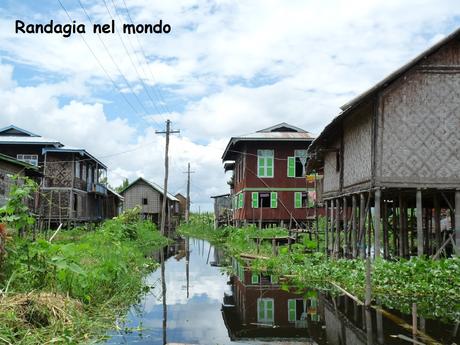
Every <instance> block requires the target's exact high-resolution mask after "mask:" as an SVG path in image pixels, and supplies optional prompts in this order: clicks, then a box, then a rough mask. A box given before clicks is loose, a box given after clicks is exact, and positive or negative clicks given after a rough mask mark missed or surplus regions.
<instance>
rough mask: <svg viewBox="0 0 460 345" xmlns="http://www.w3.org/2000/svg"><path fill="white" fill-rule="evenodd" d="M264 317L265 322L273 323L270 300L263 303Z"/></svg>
mask: <svg viewBox="0 0 460 345" xmlns="http://www.w3.org/2000/svg"><path fill="white" fill-rule="evenodd" d="M265 316H266V321H267V322H273V300H271V299H267V300H266V301H265Z"/></svg>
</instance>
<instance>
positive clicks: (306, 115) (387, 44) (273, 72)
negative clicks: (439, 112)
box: [0, 0, 460, 211]
mask: <svg viewBox="0 0 460 345" xmlns="http://www.w3.org/2000/svg"><path fill="white" fill-rule="evenodd" d="M61 3H62V6H61V4H60V3H59V0H43V1H34V0H24V1H16V0H0V127H4V126H8V125H10V124H14V125H16V126H19V127H22V128H24V129H27V130H29V131H31V132H34V133H37V134H40V135H43V136H46V137H50V138H55V139H58V140H60V141H61V142H62V143H64V144H67V145H71V146H79V147H83V148H85V149H86V150H87V151H89V152H90V153H92V154H93V155H95V156H96V157H98V158H99V159H100V160H101V161H103V162H104V163H105V164H106V165H107V166H108V178H109V183H110V184H111V185H112V186H117V185H120V184H121V182H122V180H123V179H124V178H128V179H129V180H130V181H132V180H134V179H136V178H137V177H139V176H142V177H144V178H147V179H149V180H152V181H154V182H156V183H158V184H162V181H163V173H164V168H163V159H164V158H163V157H164V140H165V139H164V136H161V135H158V134H156V133H155V132H156V131H158V130H163V129H164V127H165V120H166V119H170V120H171V121H172V128H173V129H177V130H180V133H179V134H175V135H173V136H172V137H171V146H170V184H169V191H170V192H171V193H174V194H175V193H177V192H181V193H182V194H185V191H186V175H185V174H184V172H185V171H186V169H187V163H188V162H190V163H191V167H192V170H193V171H195V173H194V174H193V175H192V186H191V201H192V206H191V207H192V211H198V209H200V210H211V208H212V203H211V201H212V200H211V199H210V196H211V195H216V194H223V193H227V192H228V191H229V187H228V185H227V183H226V181H228V180H229V178H230V175H229V173H227V175H226V174H224V171H223V168H222V161H221V156H222V153H223V151H224V149H225V146H226V144H227V143H228V140H229V139H230V137H232V136H237V135H240V134H246V133H251V132H254V131H257V130H259V129H263V128H266V127H270V126H272V125H274V124H277V123H280V122H287V123H290V124H292V125H294V126H297V127H301V128H303V129H305V130H308V131H309V132H312V133H314V134H319V133H320V132H321V130H322V128H323V127H324V126H325V125H326V124H327V123H329V121H331V120H332V119H333V118H334V117H335V116H336V115H337V114H338V113H339V107H340V106H341V105H343V104H345V103H346V102H348V101H349V100H351V99H352V98H353V97H355V96H357V95H359V94H360V93H362V92H364V91H365V90H366V89H368V88H369V87H371V86H372V85H373V84H375V83H376V82H378V81H380V80H381V79H383V78H384V77H385V76H386V75H388V74H390V73H391V72H392V71H394V70H395V69H397V68H398V67H400V66H401V65H402V64H404V63H406V62H407V61H409V60H410V59H411V58H413V57H415V56H416V55H418V54H419V53H421V52H422V51H423V50H425V49H427V48H428V47H430V46H431V45H433V44H434V43H436V42H437V41H439V40H440V39H442V38H443V37H445V36H446V35H448V34H449V33H450V32H452V31H454V30H455V29H457V28H458V26H459V23H460V7H459V6H458V3H457V2H456V1H449V0H436V1H434V0H418V1H415V0H405V1H400V0H366V1H362V0H357V1H353V0H348V1H338V0H324V1H314V0H311V1H308V0H303V1H296V0H292V1H282V0H279V1H271V0H251V1H237V0H233V1H230V0H208V1H194V0H174V1H157V0H80V1H79V0H61ZM69 17H70V18H69ZM16 20H22V21H23V22H25V23H26V24H46V23H49V22H50V20H53V21H54V23H61V24H67V23H70V22H71V20H75V21H76V23H81V24H85V27H86V33H85V34H81V35H79V34H72V35H71V36H70V37H68V38H65V37H63V35H62V34H23V33H15V21H16ZM111 20H114V21H115V24H116V25H115V26H116V28H117V29H121V27H122V24H126V23H128V24H129V23H135V24H156V23H158V22H159V21H160V20H162V22H163V24H165V23H167V24H169V25H170V26H171V32H170V33H168V34H136V35H127V34H123V33H122V32H121V31H117V32H118V33H113V34H111V33H110V34H99V35H98V34H94V33H93V32H92V24H93V23H100V24H103V23H110V21H111Z"/></svg>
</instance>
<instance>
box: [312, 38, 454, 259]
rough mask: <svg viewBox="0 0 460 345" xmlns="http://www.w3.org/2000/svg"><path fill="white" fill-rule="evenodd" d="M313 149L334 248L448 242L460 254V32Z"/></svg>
mask: <svg viewBox="0 0 460 345" xmlns="http://www.w3.org/2000/svg"><path fill="white" fill-rule="evenodd" d="M308 151H309V156H310V160H309V162H308V166H307V170H308V171H312V170H318V169H323V170H324V182H323V201H324V202H325V208H326V214H327V215H328V216H327V217H328V219H327V227H326V233H325V237H326V243H327V248H328V252H329V253H332V254H333V255H335V256H340V255H344V256H348V257H356V256H359V255H362V256H365V255H366V254H367V255H375V256H380V255H383V256H384V257H386V258H388V257H390V256H400V257H409V256H411V255H419V256H421V255H433V254H435V253H436V252H438V251H439V250H440V249H443V248H444V249H445V247H443V245H445V244H446V243H448V245H447V246H446V247H448V246H450V247H451V248H452V249H454V250H456V252H457V254H459V253H460V30H457V31H456V32H454V33H452V34H451V35H449V36H447V37H446V38H445V39H443V40H442V41H441V42H439V43H438V44H436V45H434V46H433V47H431V48H429V49H428V50H427V51H425V52H424V53H422V54H421V55H419V56H417V57H416V58H415V59H413V60H412V61H410V62H409V63H408V64H406V65H404V66H403V67H401V68H400V69H398V70H397V71H395V72H394V73H392V74H391V75H389V76H388V77H387V78H385V79H384V80H382V81H381V82H379V83H378V84H376V85H375V86H373V87H372V88H371V89H369V90H368V91H366V92H364V93H363V94H361V95H360V96H358V97H356V98H355V99H353V100H352V101H350V102H349V103H347V104H345V105H344V106H343V107H342V112H341V113H340V114H339V115H338V116H337V117H336V118H335V119H334V120H333V121H332V122H331V123H330V124H329V125H327V126H326V128H325V129H324V130H323V132H322V133H321V134H320V136H319V137H318V138H316V139H315V140H314V141H313V143H312V144H311V145H310V147H309V149H308ZM442 218H445V219H444V220H445V222H444V221H443V222H442ZM442 228H445V229H442ZM443 230H444V231H443ZM455 237H456V245H454V239H455Z"/></svg>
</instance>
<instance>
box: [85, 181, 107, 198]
mask: <svg viewBox="0 0 460 345" xmlns="http://www.w3.org/2000/svg"><path fill="white" fill-rule="evenodd" d="M87 191H88V193H93V194H96V195H103V196H106V195H107V187H106V186H105V185H104V184H102V183H88V184H87Z"/></svg>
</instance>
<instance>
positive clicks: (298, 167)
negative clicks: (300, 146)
mask: <svg viewBox="0 0 460 345" xmlns="http://www.w3.org/2000/svg"><path fill="white" fill-rule="evenodd" d="M307 160H308V158H307V150H294V156H293V157H288V159H287V165H288V177H305V175H306V170H305V168H306V165H307Z"/></svg>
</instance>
